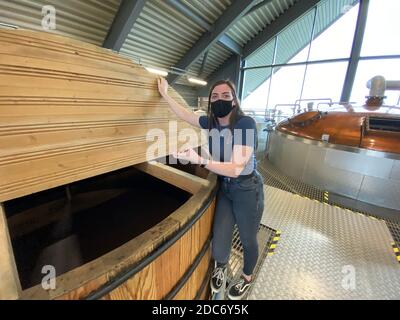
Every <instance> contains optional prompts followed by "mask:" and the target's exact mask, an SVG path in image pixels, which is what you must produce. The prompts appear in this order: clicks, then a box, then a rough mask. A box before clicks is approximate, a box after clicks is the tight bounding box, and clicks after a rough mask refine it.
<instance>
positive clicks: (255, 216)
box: [212, 172, 264, 275]
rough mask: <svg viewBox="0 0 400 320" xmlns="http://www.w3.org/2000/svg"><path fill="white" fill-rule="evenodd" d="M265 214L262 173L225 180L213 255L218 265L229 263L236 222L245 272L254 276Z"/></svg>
mask: <svg viewBox="0 0 400 320" xmlns="http://www.w3.org/2000/svg"><path fill="white" fill-rule="evenodd" d="M263 211H264V188H263V178H262V177H261V175H260V174H259V173H258V172H255V175H254V176H253V177H251V178H247V179H245V180H243V181H238V180H235V179H231V180H230V181H221V185H220V188H219V190H218V194H217V204H216V209H215V216H214V224H213V242H212V255H213V258H214V260H215V261H216V262H217V263H220V264H227V263H228V261H229V255H230V251H231V244H232V236H233V228H234V225H235V223H236V224H237V227H238V229H239V236H240V241H241V242H242V245H243V253H244V267H243V272H244V273H245V274H246V275H251V274H252V273H253V270H254V267H255V266H256V263H257V259H258V243H257V233H258V228H259V226H260V221H261V217H262V214H263Z"/></svg>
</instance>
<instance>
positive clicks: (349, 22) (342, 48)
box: [309, 0, 359, 61]
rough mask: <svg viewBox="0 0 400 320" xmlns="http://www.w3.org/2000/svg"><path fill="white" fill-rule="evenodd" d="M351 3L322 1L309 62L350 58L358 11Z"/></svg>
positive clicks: (357, 7)
mask: <svg viewBox="0 0 400 320" xmlns="http://www.w3.org/2000/svg"><path fill="white" fill-rule="evenodd" d="M351 2H354V1H343V0H342V1H339V0H337V1H324V2H322V4H321V5H320V6H318V11H317V17H316V21H315V31H314V40H313V42H312V44H311V51H310V58H309V61H316V60H326V59H336V58H349V57H350V54H351V46H352V44H353V38H354V31H355V29H356V23H357V16H358V9H359V6H358V4H357V5H356V6H352V5H351ZM335 19H337V20H335Z"/></svg>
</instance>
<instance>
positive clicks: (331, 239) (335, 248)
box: [248, 185, 400, 299]
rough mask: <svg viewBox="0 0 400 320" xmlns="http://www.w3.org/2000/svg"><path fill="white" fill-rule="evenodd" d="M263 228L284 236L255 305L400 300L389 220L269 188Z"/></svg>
mask: <svg viewBox="0 0 400 320" xmlns="http://www.w3.org/2000/svg"><path fill="white" fill-rule="evenodd" d="M265 196H266V197H265V199H266V206H265V211H264V216H263V218H262V224H264V225H266V226H268V227H269V228H271V229H275V230H281V232H282V234H281V237H280V240H279V244H278V245H277V248H276V251H275V254H274V255H272V256H268V257H267V258H266V259H265V260H264V261H263V265H262V267H261V269H260V271H259V273H258V275H257V277H256V279H255V283H254V287H253V290H252V292H251V293H250V295H249V297H248V298H249V299H400V263H399V262H398V261H397V259H396V255H395V253H394V250H393V247H392V243H393V242H394V241H393V238H392V236H391V234H390V232H389V229H388V227H387V225H386V223H385V221H383V220H379V219H376V218H374V217H370V216H366V215H363V214H361V213H356V212H353V211H351V210H348V209H343V208H339V207H337V206H332V205H330V204H327V203H322V202H320V201H317V200H313V199H309V198H305V197H302V196H299V195H297V194H293V193H291V192H288V191H284V190H280V189H277V188H274V187H271V186H268V185H267V186H265Z"/></svg>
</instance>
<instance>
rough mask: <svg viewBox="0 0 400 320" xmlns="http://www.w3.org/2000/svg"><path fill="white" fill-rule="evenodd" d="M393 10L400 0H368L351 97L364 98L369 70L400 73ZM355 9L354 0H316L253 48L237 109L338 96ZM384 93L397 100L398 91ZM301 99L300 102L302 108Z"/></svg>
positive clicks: (393, 76)
mask: <svg viewBox="0 0 400 320" xmlns="http://www.w3.org/2000/svg"><path fill="white" fill-rule="evenodd" d="M361 1H364V0H361ZM398 12H400V0H370V4H369V10H368V16H367V24H366V29H365V34H364V40H363V44H362V51H361V57H360V61H359V65H358V69H357V73H356V77H355V81H354V86H353V91H352V95H351V102H355V103H357V104H359V105H362V104H364V102H365V96H366V95H368V92H369V90H368V89H367V87H366V82H367V81H368V80H369V79H371V78H372V77H373V76H376V75H378V74H380V75H383V76H385V77H386V78H387V79H388V80H397V79H399V78H400V70H399V69H400V63H399V62H400V42H399V41H398V37H396V34H395V33H396V25H395V24H396V19H397V18H396V15H397V14H398ZM358 14H359V1H355V0H324V1H321V2H320V3H319V4H318V5H317V6H316V7H315V8H314V9H312V10H310V11H309V12H308V13H306V14H305V15H303V16H302V17H300V18H299V19H297V20H296V21H294V22H293V23H292V24H290V25H289V26H288V27H287V28H286V29H285V30H283V31H282V32H281V33H279V34H278V35H276V36H275V37H273V38H272V39H271V40H270V41H268V42H267V43H266V44H265V45H264V46H263V47H262V48H260V49H259V50H258V51H256V52H255V53H253V54H252V55H251V56H250V57H249V58H248V59H247V60H246V62H245V66H244V78H243V84H242V88H243V91H242V107H243V109H244V110H246V109H247V110H249V109H251V110H256V111H264V110H265V108H268V109H274V108H275V106H276V105H283V104H292V105H293V104H295V103H299V100H308V99H321V101H326V100H322V99H325V98H330V99H331V101H333V102H339V101H340V97H341V95H342V91H343V85H344V82H345V78H346V73H347V68H348V64H349V60H350V56H351V50H352V45H353V41H354V33H355V30H356V25H357V17H358ZM378 55H379V57H377V56H378ZM385 55H387V56H385ZM382 56H384V57H382ZM378 59H379V60H378ZM271 71H272V72H271ZM386 95H387V96H388V98H387V99H386V101H385V103H386V104H398V102H399V101H398V100H399V91H387V94H386ZM307 102H308V101H302V102H300V104H301V108H302V109H303V108H304V107H305V106H306V105H307ZM315 103H318V101H315ZM278 107H279V108H281V106H278ZM283 108H285V107H283ZM286 108H288V109H290V106H288V107H286Z"/></svg>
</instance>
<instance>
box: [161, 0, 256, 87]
mask: <svg viewBox="0 0 400 320" xmlns="http://www.w3.org/2000/svg"><path fill="white" fill-rule="evenodd" d="M255 2H256V0H233V1H232V4H231V5H230V6H229V7H228V8H227V9H226V10H225V12H224V13H223V14H222V15H221V16H220V17H219V18H218V19H217V21H215V23H214V25H213V29H212V30H211V31H208V32H206V33H205V34H203V35H202V36H201V37H200V39H199V40H198V41H197V42H196V43H195V45H194V46H193V47H192V48H191V49H189V51H188V52H187V53H186V54H185V55H184V56H183V57H182V58H181V59H180V60H179V61H178V63H177V64H176V65H175V66H174V67H175V68H178V69H180V70H186V69H188V68H189V67H190V66H191V65H192V64H193V63H194V62H196V61H197V60H198V59H199V58H200V57H201V55H202V54H203V53H204V52H206V51H207V50H209V49H210V48H211V46H212V45H213V44H215V43H216V42H217V41H218V40H219V39H220V38H221V36H223V35H224V34H225V32H227V31H228V30H229V29H230V28H231V27H232V25H233V24H235V22H237V21H238V20H239V19H240V18H241V17H242V16H243V15H244V14H246V12H247V11H248V10H249V9H250V8H251V7H252V6H253V5H254V3H255ZM178 77H179V75H177V74H170V75H169V76H168V82H169V83H174V82H175V81H176V79H177V78H178Z"/></svg>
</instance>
